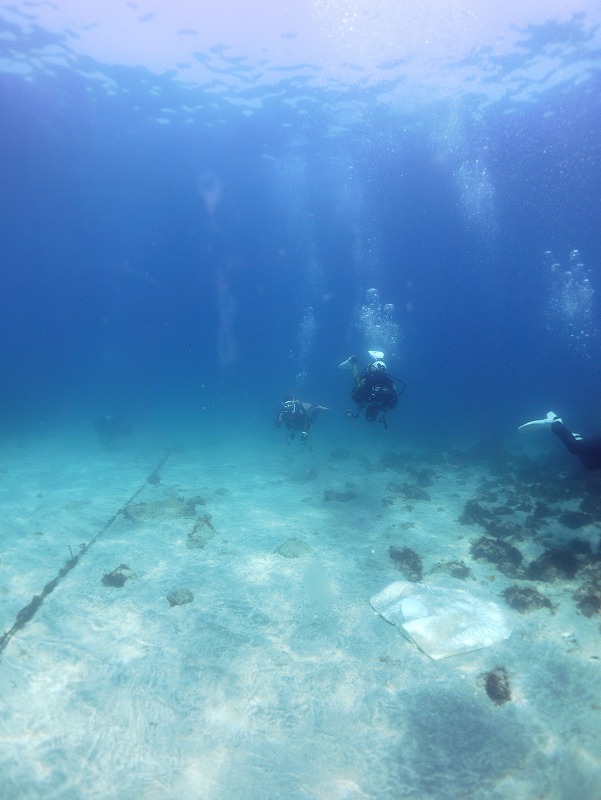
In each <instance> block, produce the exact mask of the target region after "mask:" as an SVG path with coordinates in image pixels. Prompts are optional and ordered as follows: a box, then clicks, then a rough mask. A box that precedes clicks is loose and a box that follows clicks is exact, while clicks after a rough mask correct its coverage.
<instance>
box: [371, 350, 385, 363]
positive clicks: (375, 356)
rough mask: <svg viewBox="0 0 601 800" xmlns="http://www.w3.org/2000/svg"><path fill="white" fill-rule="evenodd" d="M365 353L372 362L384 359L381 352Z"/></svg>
mask: <svg viewBox="0 0 601 800" xmlns="http://www.w3.org/2000/svg"><path fill="white" fill-rule="evenodd" d="M367 352H368V353H369V355H370V356H371V358H373V360H374V361H381V360H382V359H383V358H384V353H383V352H382V351H381V350H368V351H367Z"/></svg>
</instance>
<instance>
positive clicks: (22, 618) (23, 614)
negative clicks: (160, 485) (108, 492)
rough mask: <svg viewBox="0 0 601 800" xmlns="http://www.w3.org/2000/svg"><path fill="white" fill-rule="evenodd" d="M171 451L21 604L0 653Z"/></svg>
mask: <svg viewBox="0 0 601 800" xmlns="http://www.w3.org/2000/svg"><path fill="white" fill-rule="evenodd" d="M172 452H173V451H171V450H170V451H169V452H167V453H166V454H165V455H164V456H163V458H161V460H160V461H159V463H158V464H157V465H156V467H155V468H154V469H153V470H152V472H151V473H150V475H149V476H148V477H147V478H146V480H145V481H144V483H142V484H141V485H140V486H138V488H137V489H136V491H135V492H134V493H133V494H132V495H131V497H129V498H128V500H126V502H125V503H124V504H123V505H122V506H121V508H120V509H119V510H118V511H116V512H115V513H114V514H113V515H112V516H111V517H109V519H108V520H107V521H106V522H105V523H104V525H103V526H102V528H101V529H100V530H99V531H98V533H97V534H96V535H95V536H94V537H92V539H90V541H89V542H88V543H87V544H83V545H81V546H80V550H79V553H77V555H73V553H71V558H69V559H68V560H67V561H65V563H64V564H63V566H62V567H61V568H60V569H59V571H58V572H57V574H56V575H55V577H54V578H53V579H52V580H51V581H49V582H48V583H47V584H46V586H44V588H43V589H42V591H41V592H40V593H39V594H34V596H33V597H32V599H31V600H30V602H29V603H28V604H27V605H26V606H23V608H22V609H21V610H20V611H19V612H18V614H17V616H16V617H15V621H14V623H13V625H12V627H11V628H9V630H7V631H5V632H4V633H3V634H2V636H0V653H2V651H3V650H4V648H5V647H6V646H7V644H8V643H9V641H10V640H11V639H12V637H13V636H14V635H15V633H17V632H18V631H20V630H21V629H22V628H23V627H24V626H25V625H26V624H27V623H28V622H29V620H31V619H33V617H34V616H35V614H36V612H37V610H38V609H39V607H40V606H41V605H42V603H43V602H44V600H45V599H46V598H47V597H48V595H49V594H52V592H53V591H54V590H55V589H56V587H57V586H58V585H59V583H60V582H61V581H62V580H63V578H65V577H66V576H67V575H68V574H69V573H70V572H71V570H72V569H74V568H75V567H76V566H77V564H78V563H79V561H80V559H81V558H82V556H84V555H85V554H86V553H87V552H88V550H89V549H90V547H92V545H93V544H94V543H95V542H97V541H98V539H99V538H100V537H101V536H102V534H103V533H106V531H108V529H109V528H110V527H111V525H112V524H113V523H114V522H115V520H116V519H117V517H118V516H119V514H122V513H123V511H124V510H125V509H126V508H127V506H128V505H130V504H131V503H133V501H134V500H135V499H136V497H137V496H138V495H139V494H140V492H142V490H143V489H145V488H146V486H147V485H148V484H149V483H150V481H151V479H152V478H153V477H154V476H156V475H157V473H158V472H159V470H160V469H162V468H163V467H164V466H165V463H166V461H167V459H168V458H169V456H170V455H171V453H172ZM69 549H70V548H69Z"/></svg>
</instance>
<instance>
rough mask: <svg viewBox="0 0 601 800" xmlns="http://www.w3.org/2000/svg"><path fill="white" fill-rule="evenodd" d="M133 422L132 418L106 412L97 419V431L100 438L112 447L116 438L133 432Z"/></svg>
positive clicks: (104, 443)
mask: <svg viewBox="0 0 601 800" xmlns="http://www.w3.org/2000/svg"><path fill="white" fill-rule="evenodd" d="M132 428H133V422H132V421H131V420H130V419H120V418H119V417H113V416H111V415H110V414H105V415H104V416H103V417H100V419H98V420H96V431H97V432H98V438H99V439H100V441H101V442H102V444H103V445H104V446H105V447H111V446H112V444H113V442H114V440H115V439H117V438H118V437H119V436H127V435H128V434H130V433H131V430H132Z"/></svg>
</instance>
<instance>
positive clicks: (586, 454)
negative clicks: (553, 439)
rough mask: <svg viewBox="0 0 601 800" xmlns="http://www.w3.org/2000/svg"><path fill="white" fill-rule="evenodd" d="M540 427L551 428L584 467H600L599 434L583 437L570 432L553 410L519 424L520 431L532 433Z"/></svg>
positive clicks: (600, 445)
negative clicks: (542, 416) (538, 417)
mask: <svg viewBox="0 0 601 800" xmlns="http://www.w3.org/2000/svg"><path fill="white" fill-rule="evenodd" d="M541 428H551V430H552V431H553V433H554V434H555V435H556V436H558V437H559V438H560V439H561V441H562V442H563V443H564V444H565V446H566V447H567V449H568V450H569V452H570V453H573V455H575V456H578V458H579V459H580V461H581V462H582V465H583V467H584V468H585V469H589V470H592V469H601V436H591V437H589V438H587V439H583V438H582V436H580V434H578V433H572V432H571V431H570V430H568V429H567V428H566V426H565V425H564V424H563V422H562V421H561V419H560V418H559V417H558V416H557V414H555V413H554V412H553V411H549V413H548V414H547V416H546V417H545V418H544V419H534V420H532V422H526V423H525V424H524V425H520V427H519V428H518V431H519V432H520V433H532V431H537V430H540V429H541Z"/></svg>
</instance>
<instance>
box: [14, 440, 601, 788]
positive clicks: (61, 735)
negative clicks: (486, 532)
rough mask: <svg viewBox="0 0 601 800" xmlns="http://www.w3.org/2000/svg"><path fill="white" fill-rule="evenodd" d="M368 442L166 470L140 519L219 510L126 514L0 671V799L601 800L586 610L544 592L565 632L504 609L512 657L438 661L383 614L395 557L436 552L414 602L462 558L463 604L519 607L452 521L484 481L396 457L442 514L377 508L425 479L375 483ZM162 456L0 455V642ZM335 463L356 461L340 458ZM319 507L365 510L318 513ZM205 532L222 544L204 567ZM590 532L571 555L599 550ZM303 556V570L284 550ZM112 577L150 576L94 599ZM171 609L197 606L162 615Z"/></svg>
mask: <svg viewBox="0 0 601 800" xmlns="http://www.w3.org/2000/svg"><path fill="white" fill-rule="evenodd" d="M365 441H366V440H361V442H360V444H357V445H355V446H353V445H352V444H351V445H349V444H348V442H347V443H345V442H343V441H335V440H329V439H328V438H327V437H326V436H322V437H320V439H319V442H318V445H319V446H318V448H317V449H316V451H315V452H309V451H308V449H304V448H303V447H302V446H301V445H300V443H299V442H294V443H293V444H291V446H289V447H287V446H286V444H285V442H284V441H283V439H282V437H281V436H280V435H276V434H275V433H274V434H273V436H271V435H269V436H267V437H266V438H262V439H259V438H258V439H257V441H247V440H245V441H243V442H242V443H241V442H240V441H235V440H224V439H221V440H220V439H219V437H218V436H217V435H215V436H214V437H213V441H212V442H209V443H208V444H207V443H204V442H202V441H200V440H192V441H191V442H188V444H187V447H186V450H185V451H184V452H183V453H180V454H173V455H171V456H170V458H169V460H168V462H167V464H166V465H165V467H164V469H163V470H162V471H161V479H162V480H161V483H160V485H156V486H153V485H147V486H146V487H145V488H144V490H143V492H142V493H141V495H140V496H139V497H138V498H137V501H138V502H142V501H143V502H147V503H150V502H153V501H162V502H163V501H164V502H167V501H169V500H173V498H178V497H182V498H184V500H188V499H190V498H193V497H195V496H199V495H201V496H203V497H204V498H206V501H207V503H206V506H201V505H197V506H196V516H194V517H182V518H173V517H169V515H167V514H166V515H163V516H160V515H159V516H158V517H157V518H155V519H148V520H143V521H136V522H132V521H130V520H128V519H126V518H125V517H123V516H122V515H120V516H119V517H118V519H117V520H116V521H115V523H114V524H113V525H112V526H111V527H110V528H109V529H108V530H107V531H106V533H104V534H103V535H102V536H101V537H100V538H99V539H98V541H97V542H96V543H95V544H94V545H93V547H92V548H91V549H90V550H89V551H88V552H87V553H85V554H84V555H83V556H82V558H81V560H80V563H79V564H78V565H77V566H76V567H75V568H74V569H73V570H72V571H71V572H69V573H68V574H67V575H66V577H65V578H64V580H63V581H62V582H61V583H60V584H59V585H58V587H57V588H56V589H55V590H54V591H53V592H52V593H51V594H50V595H49V596H48V597H47V598H46V599H45V601H44V603H43V604H42V606H41V607H40V609H39V610H38V611H37V613H36V614H35V616H34V617H33V618H32V619H31V620H30V621H29V622H28V623H27V624H25V625H24V626H23V628H22V629H20V630H18V631H17V632H16V633H15V634H14V636H12V638H11V639H10V641H9V643H8V645H7V646H6V648H5V649H4V651H3V652H2V653H0V690H1V696H2V710H1V712H0V739H1V746H0V754H1V755H0V797H2V798H3V800H13V799H14V800H16V799H17V798H18V799H19V800H29V798H31V799H32V800H33V799H34V798H36V799H37V798H42V797H43V798H60V799H61V800H62V799H65V800H66V798H69V799H71V798H85V799H86V800H97V799H98V800H100V799H101V798H102V800H105V799H106V798H119V799H120V800H121V799H122V798H134V797H135V798H144V799H145V798H148V800H155V799H156V800H163V799H166V798H173V800H175V799H176V798H177V799H178V800H182V799H183V800H196V799H197V798H198V800H212V799H213V798H215V800H217V799H218V800H229V798H242V797H244V798H246V799H247V800H251V799H253V798H257V800H259V799H261V800H264V798H302V799H303V800H305V798H320V799H321V798H323V799H324V800H326V798H327V800H331V799H332V798H334V799H337V798H340V799H342V798H344V799H345V800H349V799H350V798H374V799H375V798H377V799H378V800H379V799H380V798H390V799H391V800H392V798H400V797H407V798H416V800H417V798H449V799H453V800H454V799H455V798H459V797H461V798H491V799H494V800H501V798H507V797H511V798H512V799H517V798H519V799H521V798H524V800H526V799H528V800H530V798H534V797H545V800H555V798H557V799H558V800H559V798H564V797H565V798H567V797H571V798H579V799H580V800H583V799H584V800H586V799H587V798H591V800H592V799H593V798H595V797H598V796H599V794H598V789H599V786H601V756H600V755H599V754H600V753H601V688H600V687H601V680H600V670H601V665H600V662H599V660H598V658H599V656H600V655H601V648H600V646H599V616H598V615H597V616H594V617H591V618H586V617H584V616H582V615H581V614H579V613H577V610H576V606H575V604H574V602H573V599H572V593H573V590H574V587H575V585H576V584H575V583H573V582H568V581H556V582H553V583H549V584H547V583H545V584H538V585H537V588H538V589H539V590H540V591H541V593H543V594H544V595H545V596H546V597H548V598H549V599H551V600H552V601H553V602H554V603H556V604H558V608H557V611H556V613H555V614H551V613H550V611H549V610H548V609H546V608H543V609H541V610H538V611H534V612H532V613H529V614H518V613H517V612H514V611H511V614H513V615H514V620H513V621H514V624H515V629H514V631H513V633H512V635H511V637H510V638H509V639H508V640H507V641H505V642H502V643H501V644H499V645H495V646H494V647H491V648H487V649H484V650H480V651H478V652H472V653H468V654H464V655H461V656H458V657H454V658H450V659H445V660H443V661H439V662H433V661H432V660H430V659H429V658H428V657H427V656H425V655H424V654H423V653H421V652H420V651H419V650H418V649H417V648H416V647H415V646H414V645H412V644H411V643H410V642H408V641H407V640H406V639H404V638H403V637H402V635H401V634H400V632H399V629H398V628H395V627H394V626H392V625H390V624H387V623H386V622H385V621H384V620H382V619H381V618H380V617H379V616H377V615H376V614H375V613H374V612H373V611H372V609H371V608H370V605H369V598H370V597H371V596H372V595H373V594H374V593H376V592H378V591H379V590H381V589H382V588H383V587H384V586H386V585H387V584H388V583H390V582H392V581H394V580H399V579H402V577H403V576H402V575H400V573H399V570H398V568H397V566H396V564H395V562H394V561H393V560H392V559H391V558H390V555H389V547H390V545H394V546H396V547H410V548H412V549H414V550H416V551H417V552H418V553H419V554H420V555H421V557H422V559H423V564H424V573H425V574H424V578H423V581H424V582H427V581H428V579H429V577H428V572H429V570H431V569H432V568H433V567H434V566H435V565H436V564H437V563H438V562H440V561H441V560H451V559H455V560H456V559H463V560H464V561H465V563H466V564H467V565H468V566H470V567H471V569H472V575H471V577H470V578H468V579H467V581H466V582H465V584H466V586H467V587H469V586H472V587H473V588H477V589H478V591H480V592H481V591H486V592H488V593H490V597H491V599H493V600H495V601H496V602H499V603H502V604H504V602H505V601H504V599H503V598H502V597H501V596H500V593H501V591H502V589H504V588H505V587H506V586H508V585H510V584H512V583H515V581H512V580H511V579H509V578H507V577H506V576H504V575H502V574H501V573H499V572H498V571H497V570H496V569H495V568H494V566H492V565H490V564H487V563H482V562H474V561H473V560H472V559H471V558H470V554H469V545H470V540H473V539H474V538H477V537H478V536H481V535H483V531H482V529H481V528H479V527H478V526H476V525H474V526H462V525H460V524H459V523H458V517H459V516H460V514H461V512H462V511H463V507H464V504H465V502H466V501H467V500H468V499H470V498H472V497H474V495H475V492H476V489H477V486H478V484H479V482H480V480H481V479H482V477H488V475H483V473H482V470H481V468H479V467H478V468H477V467H470V465H469V463H467V462H466V463H465V464H463V465H460V466H453V467H448V466H447V467H445V468H444V469H441V467H440V463H439V462H437V461H434V460H432V459H431V458H429V457H428V456H427V455H426V454H423V453H416V452H410V451H407V453H406V455H407V464H408V466H410V467H411V466H412V465H416V466H417V467H418V468H419V469H423V468H427V467H429V466H431V468H432V470H433V473H434V478H433V481H434V482H433V485H432V486H430V487H428V488H427V489H426V491H427V492H428V493H429V494H430V496H431V499H430V500H429V501H424V500H417V501H415V502H411V503H407V502H406V501H404V500H403V499H402V498H400V497H399V496H397V495H394V501H393V502H392V503H391V504H389V505H388V504H383V503H382V500H383V499H384V498H386V497H388V496H391V492H390V491H388V490H387V488H386V486H387V484H388V483H390V482H394V483H398V484H401V483H411V484H414V483H415V477H414V475H411V474H410V473H408V472H405V473H404V472H398V471H393V470H385V471H382V470H371V469H369V470H368V469H366V468H365V467H366V463H365V462H364V461H362V460H361V458H365V457H367V458H368V459H369V463H370V464H371V465H374V464H376V462H377V460H378V458H379V456H380V455H381V454H382V452H384V450H385V449H391V448H390V447H389V446H386V445H385V444H383V442H385V440H384V439H383V438H382V437H378V438H377V439H376V440H375V443H374V446H373V449H371V450H370V449H369V448H366V446H365V444H364V442H365ZM162 444H163V443H162V442H157V443H156V444H154V443H152V442H149V441H146V442H142V441H141V440H139V439H135V440H132V441H131V442H129V441H128V442H126V443H124V444H123V445H122V446H121V447H120V449H117V450H115V451H114V452H106V451H103V450H102V449H100V448H99V446H98V444H97V443H96V442H94V441H93V440H91V439H89V440H88V439H86V438H83V439H82V440H81V442H78V441H77V440H76V439H75V438H69V437H63V438H60V437H56V439H54V438H52V437H48V438H47V439H45V440H42V439H40V440H33V439H32V440H29V441H27V442H19V441H16V440H15V441H13V442H9V443H5V444H4V445H3V447H2V452H1V454H0V456H1V457H0V468H1V469H2V472H1V473H0V491H1V503H2V533H1V535H0V593H1V594H0V596H1V598H2V605H1V612H0V615H1V619H0V622H1V625H2V629H3V630H5V631H6V630H8V629H9V628H10V627H11V626H12V625H13V623H14V622H15V619H16V615H17V613H18V612H19V610H20V609H22V608H23V607H25V606H26V605H27V604H28V603H29V602H30V601H31V599H32V597H33V596H34V595H35V594H39V593H40V591H41V590H42V589H43V587H44V586H45V585H46V584H47V583H48V581H50V580H51V579H52V578H54V577H55V576H56V574H57V573H58V570H59V569H60V568H61V567H62V566H63V565H64V564H65V562H66V561H67V559H69V557H70V553H71V552H72V553H77V552H78V547H79V545H80V544H81V543H86V542H89V541H90V540H91V539H92V538H93V537H94V536H95V535H96V534H97V533H98V531H99V530H101V529H102V527H103V526H104V525H105V523H106V521H107V520H108V519H109V518H110V517H111V515H113V514H114V513H115V512H116V511H117V510H118V509H119V508H120V507H121V506H122V505H123V504H124V503H125V502H126V501H127V498H128V497H129V496H130V495H131V494H132V493H133V492H134V491H135V490H136V489H137V488H138V487H139V486H140V485H142V484H143V483H144V481H145V479H146V478H147V476H148V475H149V474H150V473H151V472H152V470H153V468H154V466H155V464H156V463H157V462H158V461H159V459H160V458H161V456H162V454H163V450H162ZM337 447H343V448H347V449H348V450H349V451H350V453H351V458H349V459H346V460H332V459H331V458H330V453H331V452H332V451H333V450H335V449H336V448H337ZM395 450H396V451H397V452H400V451H399V449H398V448H395ZM219 489H225V490H227V491H226V492H224V493H217V490H219ZM326 490H333V491H336V492H346V491H349V490H352V491H355V492H356V497H354V498H353V499H351V500H348V501H346V502H342V501H340V500H331V501H329V502H328V501H326V500H325V499H324V491H326ZM408 506H410V507H408ZM165 507H166V508H167V506H165ZM203 514H210V515H211V523H212V525H213V526H214V529H215V535H214V536H213V538H211V539H210V541H208V542H207V544H206V546H205V547H204V548H202V549H189V548H188V547H187V546H186V543H187V537H188V534H189V533H190V532H191V530H192V529H193V527H194V525H195V523H196V521H197V520H198V518H199V517H201V516H202V515H203ZM589 528H590V530H587V529H585V530H583V531H578V532H577V535H578V536H579V537H580V538H586V537H587V536H589V537H590V540H591V542H594V543H595V544H596V541H597V539H598V528H595V527H594V526H589ZM568 534H569V536H570V537H571V536H573V535H574V532H573V531H571V532H568ZM290 539H294V540H298V541H297V542H296V543H294V542H293V543H292V544H291V545H289V546H290V547H292V549H293V551H294V548H295V547H296V548H297V549H298V551H299V554H298V556H297V557H287V556H285V555H282V554H281V553H280V552H277V548H278V547H280V546H281V545H283V544H284V543H286V542H287V541H288V540H290ZM298 542H300V543H302V544H300V545H299V544H298ZM302 545H304V547H303V546H302ZM520 547H521V549H522V550H523V551H524V552H526V551H527V550H528V548H530V547H531V552H530V557H535V556H536V555H538V554H539V553H540V552H541V548H540V546H539V545H534V544H533V545H530V544H529V543H528V542H525V543H521V544H520ZM70 548H71V550H70ZM284 549H285V548H284ZM300 551H303V552H300ZM120 564H127V565H128V567H129V568H130V569H131V570H132V572H133V573H134V575H135V577H133V578H131V579H130V580H128V581H127V583H126V584H125V586H123V587H122V588H115V587H110V586H109V587H107V586H105V585H103V583H102V577H103V575H104V574H105V573H108V572H111V571H112V570H114V569H115V568H117V567H118V566H119V565H120ZM177 589H188V590H190V591H191V592H192V593H193V594H194V601H193V602H192V603H189V604H187V605H181V606H174V607H171V606H170V605H169V603H168V601H167V599H166V595H167V594H168V593H169V592H170V591H172V590H177ZM498 666H504V667H505V668H506V670H507V673H508V675H509V679H510V683H511V690H512V699H511V701H510V702H507V703H505V704H503V705H495V704H494V703H493V702H492V701H491V700H490V699H489V697H488V696H487V694H486V692H485V691H484V687H483V681H482V677H481V676H482V673H484V672H486V671H488V670H492V669H494V668H496V667H498Z"/></svg>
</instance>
